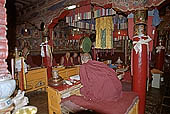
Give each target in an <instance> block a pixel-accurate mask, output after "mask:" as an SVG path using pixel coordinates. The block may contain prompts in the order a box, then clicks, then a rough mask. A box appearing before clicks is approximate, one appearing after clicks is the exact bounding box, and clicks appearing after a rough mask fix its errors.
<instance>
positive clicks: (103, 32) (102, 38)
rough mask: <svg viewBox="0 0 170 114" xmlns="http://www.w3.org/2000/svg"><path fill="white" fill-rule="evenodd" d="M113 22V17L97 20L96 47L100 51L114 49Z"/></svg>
mask: <svg viewBox="0 0 170 114" xmlns="http://www.w3.org/2000/svg"><path fill="white" fill-rule="evenodd" d="M113 29H114V26H113V21H112V17H111V16H108V17H100V18H96V46H95V48H99V49H112V48H113Z"/></svg>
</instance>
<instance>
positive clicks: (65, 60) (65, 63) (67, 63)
mask: <svg viewBox="0 0 170 114" xmlns="http://www.w3.org/2000/svg"><path fill="white" fill-rule="evenodd" d="M63 65H64V66H72V65H73V64H72V63H71V57H69V58H68V60H67V59H66V56H64V63H63Z"/></svg>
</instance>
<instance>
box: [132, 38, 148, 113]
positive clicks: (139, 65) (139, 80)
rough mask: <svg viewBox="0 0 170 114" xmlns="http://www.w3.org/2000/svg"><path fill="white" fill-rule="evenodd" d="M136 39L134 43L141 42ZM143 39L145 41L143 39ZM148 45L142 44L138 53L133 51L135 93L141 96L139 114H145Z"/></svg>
mask: <svg viewBox="0 0 170 114" xmlns="http://www.w3.org/2000/svg"><path fill="white" fill-rule="evenodd" d="M139 39H140V38H138V37H136V38H134V39H133V41H139ZM142 39H145V38H144V37H142ZM147 58H148V53H147V45H146V44H142V51H141V52H138V53H136V51H135V50H134V49H133V61H132V62H133V67H132V68H133V91H134V92H136V93H137V94H138V96H139V114H144V113H145V97H146V78H147V71H148V70H147V64H148V63H147Z"/></svg>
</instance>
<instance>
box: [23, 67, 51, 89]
mask: <svg viewBox="0 0 170 114" xmlns="http://www.w3.org/2000/svg"><path fill="white" fill-rule="evenodd" d="M25 79H26V92H30V91H34V90H38V89H41V88H43V89H45V88H46V87H47V85H48V80H47V69H46V68H39V69H34V70H30V71H28V73H26V74H25Z"/></svg>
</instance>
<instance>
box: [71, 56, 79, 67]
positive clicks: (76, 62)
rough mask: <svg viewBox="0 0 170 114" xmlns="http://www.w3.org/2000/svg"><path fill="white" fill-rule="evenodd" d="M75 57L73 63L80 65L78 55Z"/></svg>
mask: <svg viewBox="0 0 170 114" xmlns="http://www.w3.org/2000/svg"><path fill="white" fill-rule="evenodd" d="M72 58H73V64H74V65H79V64H80V63H79V61H78V57H72Z"/></svg>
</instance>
